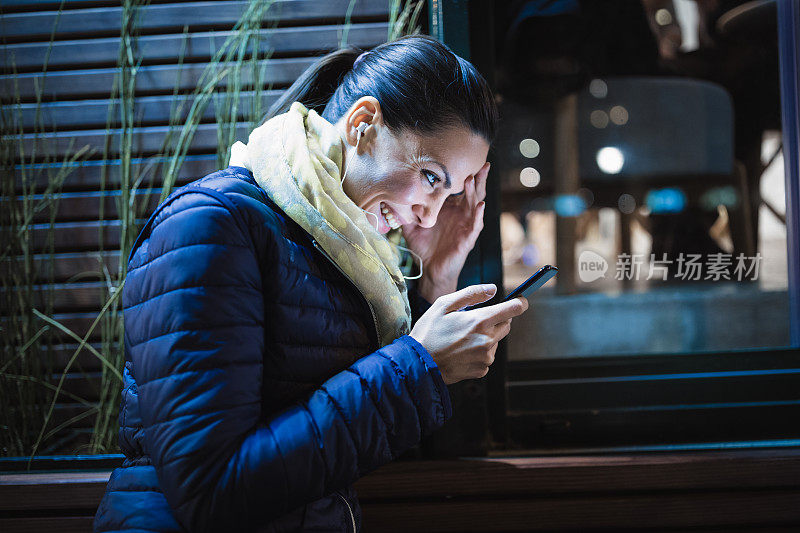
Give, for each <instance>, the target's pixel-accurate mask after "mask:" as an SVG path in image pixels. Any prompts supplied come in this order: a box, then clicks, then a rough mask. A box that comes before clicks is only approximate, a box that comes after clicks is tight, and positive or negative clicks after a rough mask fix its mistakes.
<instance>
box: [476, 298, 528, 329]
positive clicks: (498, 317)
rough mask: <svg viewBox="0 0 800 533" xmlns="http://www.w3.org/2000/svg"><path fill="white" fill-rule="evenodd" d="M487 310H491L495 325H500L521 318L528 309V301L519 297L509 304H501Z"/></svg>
mask: <svg viewBox="0 0 800 533" xmlns="http://www.w3.org/2000/svg"><path fill="white" fill-rule="evenodd" d="M485 309H488V310H491V315H490V316H491V317H492V319H493V320H494V323H495V324H500V323H502V322H505V321H506V320H509V319H512V318H514V317H515V316H519V315H521V314H522V313H524V312H525V311H527V309H528V299H527V298H525V297H523V296H519V297H517V298H514V299H512V300H509V301H508V302H501V303H499V304H496V305H492V306H489V307H486V308H485Z"/></svg>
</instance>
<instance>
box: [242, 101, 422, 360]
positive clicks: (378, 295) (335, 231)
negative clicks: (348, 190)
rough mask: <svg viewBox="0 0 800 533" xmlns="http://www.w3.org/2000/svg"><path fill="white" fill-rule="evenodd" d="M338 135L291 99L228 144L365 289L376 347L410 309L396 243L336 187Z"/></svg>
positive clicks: (397, 329)
mask: <svg viewBox="0 0 800 533" xmlns="http://www.w3.org/2000/svg"><path fill="white" fill-rule="evenodd" d="M342 145H343V142H342V139H341V137H340V135H339V132H338V131H337V130H336V128H335V127H334V125H333V124H331V123H330V122H328V121H327V120H325V119H324V118H322V117H321V116H320V115H319V114H318V113H317V112H316V111H314V110H313V109H312V110H308V109H307V108H306V107H305V106H304V105H303V104H301V103H300V102H294V103H293V104H292V106H291V107H290V108H289V111H287V112H286V113H283V114H281V115H277V116H275V117H273V118H271V119H270V120H268V121H267V122H265V123H264V124H263V125H261V126H259V127H257V128H256V129H254V130H253V131H252V133H250V137H249V139H248V141H247V144H246V145H245V144H244V143H242V142H237V143H235V144H234V145H233V146H232V147H231V161H230V164H231V165H233V166H240V167H244V168H246V169H248V170H250V171H251V172H252V173H253V176H254V177H255V180H256V182H257V183H258V185H259V186H260V187H261V188H262V189H264V190H265V191H266V192H267V194H268V195H269V197H270V198H271V199H272V201H273V202H275V203H276V204H277V205H278V207H280V208H281V209H282V210H283V211H284V212H285V213H286V215H287V216H289V217H290V218H291V219H292V220H294V221H295V222H297V223H298V224H299V225H300V226H301V227H302V228H303V229H305V230H306V231H307V232H308V233H309V234H310V235H311V236H312V237H313V238H314V239H315V240H316V241H317V242H318V243H319V245H320V246H321V247H322V249H323V250H325V252H326V253H327V254H328V255H329V256H330V258H331V259H332V260H333V261H334V262H335V263H336V265H338V267H339V268H340V269H341V270H342V271H343V272H344V273H345V274H346V275H347V276H348V277H349V278H350V279H351V280H352V281H353V283H355V285H356V286H357V287H358V289H359V290H360V291H361V292H362V293H363V294H364V296H365V297H366V299H367V302H369V304H370V306H371V307H372V310H373V312H374V315H375V318H376V320H377V328H378V338H379V340H380V343H381V346H385V345H386V344H389V343H391V342H392V341H393V340H395V339H396V338H398V337H400V336H401V335H405V334H406V333H408V332H409V331H410V324H411V310H410V307H409V304H408V295H407V292H406V290H407V289H406V283H405V280H404V279H403V276H402V274H401V272H400V268H399V260H400V258H399V255H398V253H397V250H396V249H395V248H394V246H392V245H391V244H390V243H389V241H388V240H386V238H384V237H383V235H381V234H380V233H378V232H377V231H376V230H375V228H374V227H373V226H372V225H371V224H370V223H369V220H368V219H367V216H366V215H365V214H364V212H363V211H362V210H361V209H360V208H359V207H358V206H357V205H356V204H355V203H354V202H353V201H352V200H351V199H350V198H349V197H348V196H347V195H346V194H345V193H344V190H343V189H342V178H341V172H342V166H343V161H342Z"/></svg>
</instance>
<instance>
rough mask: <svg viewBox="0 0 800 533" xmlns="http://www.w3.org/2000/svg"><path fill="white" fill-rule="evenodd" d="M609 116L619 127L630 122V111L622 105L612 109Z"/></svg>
mask: <svg viewBox="0 0 800 533" xmlns="http://www.w3.org/2000/svg"><path fill="white" fill-rule="evenodd" d="M608 114H609V116H610V117H611V122H613V123H614V124H616V125H617V126H622V125H623V124H626V123H627V122H628V110H627V109H625V108H624V107H622V106H621V105H615V106H614V107H612V108H611V111H609V112H608Z"/></svg>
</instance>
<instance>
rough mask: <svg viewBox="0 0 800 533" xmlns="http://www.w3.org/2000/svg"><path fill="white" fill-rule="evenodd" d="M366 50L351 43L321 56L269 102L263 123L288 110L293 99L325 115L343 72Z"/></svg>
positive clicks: (347, 70) (348, 70) (345, 72)
mask: <svg viewBox="0 0 800 533" xmlns="http://www.w3.org/2000/svg"><path fill="white" fill-rule="evenodd" d="M363 51H364V50H361V49H360V48H357V47H354V46H349V47H347V48H340V49H339V50H336V51H334V52H331V53H329V54H327V55H325V56H323V57H321V58H319V59H318V60H317V61H316V62H315V63H313V64H312V65H311V66H309V67H308V68H307V69H306V70H305V72H303V73H302V74H301V75H300V77H299V78H297V79H296V80H295V82H294V83H293V84H292V85H291V86H290V87H289V88H288V89H286V91H284V93H283V94H282V95H281V97H280V98H278V100H276V101H275V102H274V103H273V104H272V105H271V106H270V108H269V109H268V110H267V112H266V114H265V115H264V118H263V119H262V120H261V124H263V123H264V122H266V121H268V120H269V119H271V118H272V117H274V116H276V115H280V114H281V113H285V112H287V111H289V108H290V107H291V106H292V104H293V103H294V102H300V103H301V104H303V105H304V106H305V107H306V108H307V109H313V110H315V111H316V112H317V113H319V114H320V115H322V112H323V110H324V109H325V106H326V105H327V103H328V102H329V101H330V99H331V97H332V96H333V93H334V92H336V89H337V88H338V87H339V85H340V84H341V83H342V80H343V79H344V76H345V75H346V74H347V73H348V72H350V71H351V70H352V69H353V63H355V60H356V58H357V57H358V56H359V55H361V52H363Z"/></svg>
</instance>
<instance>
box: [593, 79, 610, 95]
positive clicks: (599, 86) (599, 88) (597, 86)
mask: <svg viewBox="0 0 800 533" xmlns="http://www.w3.org/2000/svg"><path fill="white" fill-rule="evenodd" d="M589 94H591V95H592V96H594V97H595V98H605V97H606V95H608V85H606V82H604V81H603V80H601V79H599V78H595V79H593V80H592V81H591V82H589Z"/></svg>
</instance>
